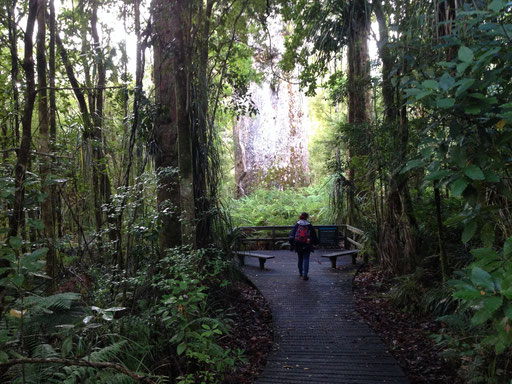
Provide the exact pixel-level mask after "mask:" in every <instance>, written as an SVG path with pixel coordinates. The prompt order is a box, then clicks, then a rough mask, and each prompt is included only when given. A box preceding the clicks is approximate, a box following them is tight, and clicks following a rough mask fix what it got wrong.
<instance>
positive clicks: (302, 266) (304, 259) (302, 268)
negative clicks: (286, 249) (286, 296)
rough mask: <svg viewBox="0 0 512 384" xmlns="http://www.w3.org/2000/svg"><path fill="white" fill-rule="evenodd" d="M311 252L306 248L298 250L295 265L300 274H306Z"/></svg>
mask: <svg viewBox="0 0 512 384" xmlns="http://www.w3.org/2000/svg"><path fill="white" fill-rule="evenodd" d="M310 253H311V252H310V251H307V250H299V251H298V252H297V255H298V256H299V262H298V264H297V266H298V267H299V273H300V274H301V275H302V276H307V275H308V272H309V254H310Z"/></svg>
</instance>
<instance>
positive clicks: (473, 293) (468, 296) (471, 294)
mask: <svg viewBox="0 0 512 384" xmlns="http://www.w3.org/2000/svg"><path fill="white" fill-rule="evenodd" d="M452 296H453V297H455V298H457V299H463V300H474V299H481V298H482V294H481V293H480V291H479V290H476V289H475V290H469V289H465V290H461V291H456V292H455V293H454V294H453V295H452Z"/></svg>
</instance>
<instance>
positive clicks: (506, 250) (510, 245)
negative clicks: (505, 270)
mask: <svg viewBox="0 0 512 384" xmlns="http://www.w3.org/2000/svg"><path fill="white" fill-rule="evenodd" d="M511 255H512V236H510V237H509V238H508V239H507V240H505V244H504V245H503V256H505V257H509V256H511Z"/></svg>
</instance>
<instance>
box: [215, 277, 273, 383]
mask: <svg viewBox="0 0 512 384" xmlns="http://www.w3.org/2000/svg"><path fill="white" fill-rule="evenodd" d="M235 292H236V294H235V297H231V298H230V306H231V308H230V309H231V311H232V312H233V316H232V318H231V319H232V320H233V328H232V329H231V332H230V334H229V336H228V337H226V338H225V339H224V340H223V343H222V344H223V346H224V347H227V348H231V349H232V350H236V349H243V350H244V351H245V359H246V364H242V365H240V366H239V367H238V368H237V369H236V370H235V372H233V373H232V374H230V375H226V378H225V380H224V383H223V384H251V383H253V382H254V379H255V377H256V375H257V374H258V373H260V371H261V370H262V369H263V367H264V366H265V364H266V362H267V356H268V354H269V352H270V349H271V348H272V343H273V339H274V337H273V325H272V313H271V311H270V308H269V305H268V303H267V301H266V300H265V298H264V297H263V295H262V294H261V293H260V292H259V291H258V290H257V289H256V288H254V287H253V286H251V285H249V284H247V283H242V282H240V283H237V285H236V287H235ZM232 300H233V301H232Z"/></svg>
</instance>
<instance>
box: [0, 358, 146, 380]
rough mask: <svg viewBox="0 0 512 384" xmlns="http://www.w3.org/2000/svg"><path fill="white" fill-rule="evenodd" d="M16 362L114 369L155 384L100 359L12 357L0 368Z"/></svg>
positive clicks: (118, 365)
mask: <svg viewBox="0 0 512 384" xmlns="http://www.w3.org/2000/svg"><path fill="white" fill-rule="evenodd" d="M18 364H62V365H76V366H80V367H91V368H98V369H105V368H106V369H114V370H116V371H118V372H121V373H123V374H125V375H126V376H130V377H131V378H132V379H135V380H139V381H141V382H143V383H148V384H155V382H154V381H153V380H151V379H150V378H149V377H147V376H141V375H139V374H137V373H135V372H132V371H130V370H129V369H127V368H126V367H125V366H123V365H121V364H117V363H109V362H101V361H96V362H95V361H87V360H72V359H59V358H48V359H43V358H22V359H13V360H8V361H6V362H5V363H0V368H4V367H5V368H8V367H11V366H13V365H18Z"/></svg>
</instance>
